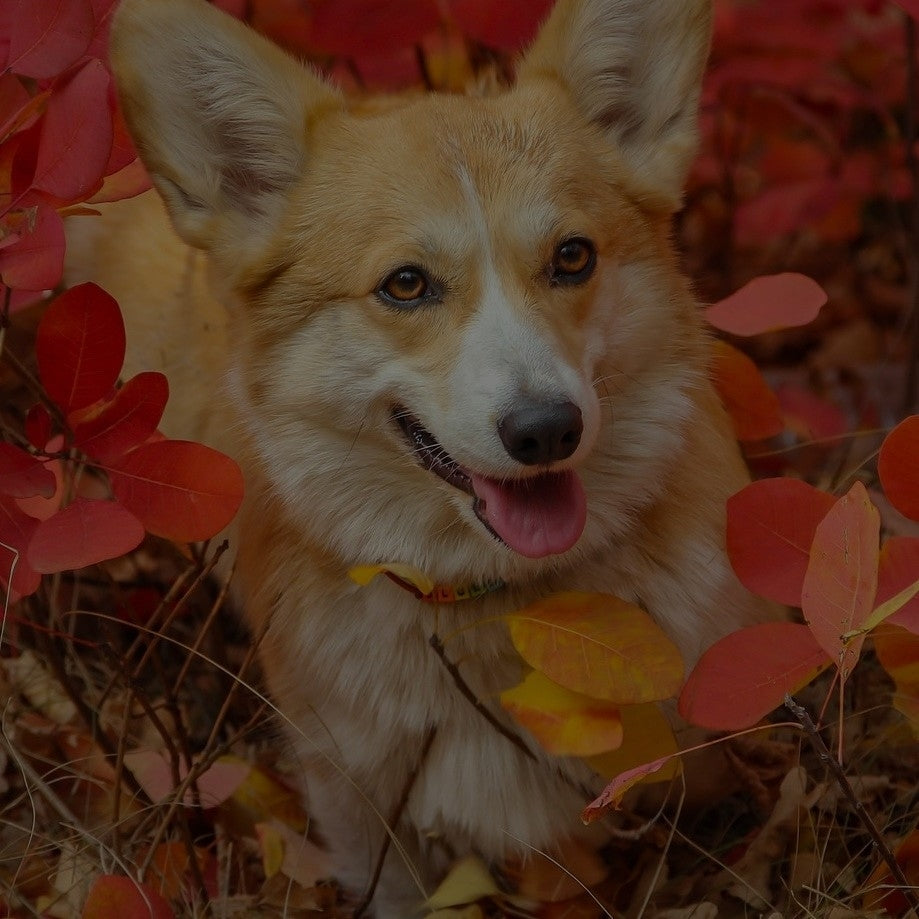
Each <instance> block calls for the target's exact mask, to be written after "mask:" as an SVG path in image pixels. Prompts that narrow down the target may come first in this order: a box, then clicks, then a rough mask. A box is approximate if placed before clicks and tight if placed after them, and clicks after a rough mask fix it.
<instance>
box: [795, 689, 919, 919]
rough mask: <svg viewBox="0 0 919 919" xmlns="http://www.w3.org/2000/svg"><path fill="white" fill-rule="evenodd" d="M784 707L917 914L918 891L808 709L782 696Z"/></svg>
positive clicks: (918, 909)
mask: <svg viewBox="0 0 919 919" xmlns="http://www.w3.org/2000/svg"><path fill="white" fill-rule="evenodd" d="M785 708H787V709H788V710H789V711H790V712H791V713H792V715H794V716H795V718H797V719H798V721H800V722H801V727H803V728H804V733H805V734H807V736H808V737H809V738H810V742H811V744H813V747H814V749H815V750H816V751H817V756H819V757H820V759H821V761H822V762H823V764H824V765H825V766H826V767H827V769H829V770H830V772H831V773H832V775H833V778H834V779H835V780H836V784H837V785H838V786H839V787H840V789H842V793H843V794H844V795H845V796H846V799H847V800H848V802H849V803H850V804H851V805H852V808H853V810H854V811H855V814H856V816H857V817H858V819H859V821H860V822H861V824H862V826H863V827H864V828H865V829H866V830H867V831H868V835H869V836H870V837H871V842H872V845H873V846H874V848H875V849H877V851H878V852H879V853H880V856H881V858H883V859H884V863H885V864H886V865H887V867H888V868H889V869H890V873H891V875H892V876H893V879H894V881H895V882H896V884H897V887H898V889H899V890H900V893H902V894H903V896H904V897H905V898H906V901H907V902H908V903H909V905H910V908H911V909H913V910H914V911H915V912H916V913H919V894H917V892H916V890H915V888H914V887H913V886H912V884H910V882H909V881H908V880H907V878H906V875H904V874H903V869H902V868H901V867H900V865H899V863H898V862H897V860H896V858H895V857H894V854H893V852H891V851H890V846H888V845H887V842H886V840H885V839H884V837H883V836H882V835H881V831H880V830H879V829H878V828H877V827H876V826H875V824H874V821H873V820H872V819H871V816H870V815H869V813H868V811H867V810H866V808H865V805H864V804H862V803H861V801H859V800H858V797H857V796H856V794H855V791H854V790H853V788H852V786H851V784H850V783H849V779H848V777H847V776H846V773H845V771H844V770H843V768H842V766H841V765H840V764H839V761H838V760H837V759H836V757H834V756H833V754H832V753H830V751H829V748H828V747H827V745H826V744H825V743H824V742H823V738H822V737H821V736H820V732H819V731H818V730H817V727H816V725H815V724H814V722H813V721H812V720H811V716H810V715H809V714H808V712H807V709H806V708H804V706H803V705H798V703H797V702H795V700H794V699H793V698H792V697H791V696H785Z"/></svg>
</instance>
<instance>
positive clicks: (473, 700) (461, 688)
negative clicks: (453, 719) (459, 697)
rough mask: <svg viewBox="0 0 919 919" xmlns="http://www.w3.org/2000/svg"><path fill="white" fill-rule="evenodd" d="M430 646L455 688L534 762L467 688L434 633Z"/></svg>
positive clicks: (532, 754)
mask: <svg viewBox="0 0 919 919" xmlns="http://www.w3.org/2000/svg"><path fill="white" fill-rule="evenodd" d="M430 642H431V647H432V648H433V649H434V652H435V654H437V656H438V657H439V658H440V661H441V663H442V664H443V665H444V667H446V668H447V672H448V673H449V674H450V676H452V677H453V682H454V683H456V688H457V689H458V690H459V691H460V692H461V693H462V694H463V696H464V697H465V698H466V699H467V700H468V701H469V703H470V704H471V705H472V707H473V708H474V709H475V710H476V711H477V712H478V713H479V714H480V715H481V716H482V717H483V718H484V719H485V720H486V721H487V722H488V723H489V724H490V725H491V726H492V727H493V728H494V729H495V730H496V731H497V732H498V733H499V734H500V735H501V736H502V737H505V738H507V740H509V741H510V742H511V743H512V744H513V745H514V746H515V747H517V749H518V750H520V751H521V752H522V753H523V755H524V756H526V757H527V758H528V759H531V760H533V762H536V755H535V754H534V753H533V751H532V750H531V749H530V748H529V747H528V746H527V745H526V744H525V743H524V742H523V741H522V740H521V739H520V737H519V736H518V735H517V734H515V733H514V732H513V731H512V730H511V729H510V728H508V727H506V726H505V725H503V724H501V722H500V721H498V719H497V718H495V716H494V715H493V714H492V712H491V711H490V710H489V709H488V707H487V706H485V705H484V704H483V703H482V702H481V700H480V699H479V698H478V697H477V696H476V694H475V693H474V692H473V691H472V690H471V689H470V688H469V684H468V683H467V682H466V681H465V680H464V679H463V675H462V674H461V673H460V672H459V668H458V667H457V666H456V664H454V663H453V661H451V660H450V658H448V657H447V653H446V651H445V650H444V644H443V642H442V641H441V640H440V636H439V635H437V634H436V633H435V634H433V635H432V636H431V639H430Z"/></svg>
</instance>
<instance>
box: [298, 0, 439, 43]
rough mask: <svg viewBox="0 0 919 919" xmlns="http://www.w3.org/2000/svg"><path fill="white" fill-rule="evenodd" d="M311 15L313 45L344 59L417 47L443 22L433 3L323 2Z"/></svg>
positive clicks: (407, 0) (397, 0) (426, 0)
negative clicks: (412, 46)
mask: <svg viewBox="0 0 919 919" xmlns="http://www.w3.org/2000/svg"><path fill="white" fill-rule="evenodd" d="M311 11H312V21H311V23H310V39H311V41H312V43H313V44H314V45H315V46H316V48H317V49H319V50H321V51H323V52H325V53H326V54H333V55H343V56H344V57H360V56H361V55H364V54H375V53H378V52H379V49H380V48H381V47H382V48H400V47H405V46H411V45H414V44H416V43H417V42H419V41H420V40H421V39H422V38H423V37H424V35H425V34H426V33H427V32H430V31H431V30H432V29H435V28H436V27H437V25H438V22H439V20H440V17H439V16H438V12H437V5H436V3H434V2H433V0H321V2H318V3H315V4H313V5H312V6H311Z"/></svg>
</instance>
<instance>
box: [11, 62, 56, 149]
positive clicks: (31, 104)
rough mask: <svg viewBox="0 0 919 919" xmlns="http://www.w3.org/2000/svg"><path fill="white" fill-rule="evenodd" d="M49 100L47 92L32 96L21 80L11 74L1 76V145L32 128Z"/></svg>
mask: <svg viewBox="0 0 919 919" xmlns="http://www.w3.org/2000/svg"><path fill="white" fill-rule="evenodd" d="M47 99H48V94H47V93H46V92H44V93H37V94H36V95H34V96H30V95H29V93H28V90H26V88H25V87H24V86H23V85H22V82H21V81H20V80H19V78H18V77H16V76H14V75H13V74H11V73H6V74H3V76H0V143H4V142H6V141H7V140H8V139H9V138H10V137H11V136H12V135H13V134H15V133H16V132H17V131H24V130H26V129H27V128H29V127H31V126H32V125H33V124H34V123H35V120H36V119H37V118H38V116H39V115H40V114H41V112H42V109H43V108H44V105H45V102H46V101H47Z"/></svg>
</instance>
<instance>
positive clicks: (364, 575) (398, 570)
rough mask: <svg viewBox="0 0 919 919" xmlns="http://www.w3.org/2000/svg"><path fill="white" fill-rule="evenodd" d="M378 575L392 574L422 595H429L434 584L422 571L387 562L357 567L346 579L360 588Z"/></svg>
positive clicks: (409, 566)
mask: <svg viewBox="0 0 919 919" xmlns="http://www.w3.org/2000/svg"><path fill="white" fill-rule="evenodd" d="M378 574H394V575H395V576H396V577H397V578H399V580H401V581H407V582H408V583H409V584H411V585H412V586H413V587H417V588H418V590H420V591H421V592H422V593H423V594H429V593H431V592H432V591H433V590H434V587H435V584H434V582H433V581H432V580H431V579H430V578H429V577H428V576H427V575H426V574H425V573H424V572H423V571H419V570H418V569H417V568H413V567H412V566H411V565H400V564H399V563H398V562H389V563H387V564H385V565H358V566H357V567H356V568H352V569H351V570H350V571H348V577H349V578H351V580H352V581H354V583H355V584H360V585H361V587H366V586H367V585H368V584H369V583H370V582H371V581H372V580H373V579H374V578H375V577H376V576H377V575H378Z"/></svg>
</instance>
